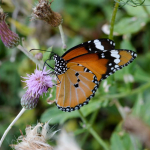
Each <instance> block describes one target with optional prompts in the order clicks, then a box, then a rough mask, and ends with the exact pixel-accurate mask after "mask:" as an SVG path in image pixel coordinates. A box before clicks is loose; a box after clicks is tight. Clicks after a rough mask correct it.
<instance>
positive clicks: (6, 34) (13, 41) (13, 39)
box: [0, 7, 20, 48]
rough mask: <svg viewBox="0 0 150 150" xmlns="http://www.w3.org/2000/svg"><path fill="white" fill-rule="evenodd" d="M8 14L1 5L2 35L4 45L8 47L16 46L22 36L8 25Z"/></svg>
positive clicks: (0, 25) (0, 32) (0, 30)
mask: <svg viewBox="0 0 150 150" xmlns="http://www.w3.org/2000/svg"><path fill="white" fill-rule="evenodd" d="M6 17H7V15H6V14H4V13H3V9H2V8H1V7H0V37H1V40H2V41H3V43H4V45H5V46H6V47H8V48H14V47H16V46H17V45H18V44H19V42H20V38H19V36H18V34H16V33H14V32H12V31H11V30H10V29H9V27H8V25H7V24H6V22H5V19H6Z"/></svg>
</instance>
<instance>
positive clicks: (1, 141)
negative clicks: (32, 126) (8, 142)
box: [0, 108, 26, 147]
mask: <svg viewBox="0 0 150 150" xmlns="http://www.w3.org/2000/svg"><path fill="white" fill-rule="evenodd" d="M25 111H26V109H25V108H22V110H21V111H20V112H19V114H18V115H17V116H16V118H15V119H14V120H13V121H12V123H11V124H10V125H9V126H8V128H7V129H6V130H5V132H4V134H3V136H2V138H1V140H0V147H1V145H2V143H3V141H4V139H5V137H6V135H7V133H8V132H9V130H10V129H11V128H12V126H13V125H14V124H15V122H16V121H17V120H18V119H19V118H20V117H21V115H22V114H23V113H24V112H25Z"/></svg>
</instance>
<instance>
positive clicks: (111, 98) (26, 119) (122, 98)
mask: <svg viewBox="0 0 150 150" xmlns="http://www.w3.org/2000/svg"><path fill="white" fill-rule="evenodd" d="M36 3H37V0H26V1H20V0H12V1H11V0H3V3H1V4H0V6H1V7H2V8H3V10H4V12H6V13H8V17H7V19H6V21H7V23H8V24H9V26H10V28H11V29H12V31H14V32H17V33H18V34H19V36H20V37H22V38H24V40H23V45H24V47H26V48H27V49H28V50H30V49H32V48H36V49H38V48H40V49H48V48H49V47H52V49H53V51H55V52H56V53H58V54H59V55H62V54H63V51H62V48H61V47H62V42H61V38H60V33H59V30H58V28H52V27H51V26H49V25H48V24H46V23H45V22H42V21H39V20H35V21H30V19H31V14H32V8H33V7H34V6H35V5H36ZM114 3H115V1H113V0H92V1H88V0H76V1H73V0H72V1H70V0H54V2H53V3H52V7H51V8H52V10H54V11H56V12H59V13H60V14H61V15H62V17H63V24H62V26H63V29H64V33H65V40H66V44H67V49H69V48H71V47H73V46H75V45H77V44H80V43H82V42H85V41H88V40H91V39H96V38H108V33H109V29H108V25H109V23H110V20H111V16H112V12H113V8H114ZM140 3H142V1H141V0H137V1H136V4H137V6H136V4H134V3H132V1H125V0H121V1H120V6H119V9H118V12H117V16H116V22H115V26H114V41H115V43H116V48H117V49H119V48H120V49H130V50H134V51H136V52H137V54H138V57H137V59H136V60H135V61H134V62H133V63H132V64H130V65H129V66H128V67H125V68H124V69H122V70H120V71H118V72H116V73H115V74H114V75H112V76H111V77H109V78H108V79H106V80H105V81H102V82H101V84H100V87H99V90H98V91H97V93H96V95H95V97H94V98H93V99H92V100H91V102H90V103H89V104H88V105H87V106H84V107H83V108H81V112H82V113H83V114H84V116H85V117H86V118H87V120H88V121H89V122H90V123H91V124H92V126H93V128H94V129H95V130H96V132H97V133H98V135H99V136H101V138H102V139H103V140H104V141H106V143H108V144H109V145H110V149H111V150H133V149H134V148H135V146H134V145H133V143H134V144H136V146H137V148H138V149H142V144H140V143H138V139H137V138H136V137H133V138H131V136H130V135H129V134H127V133H126V132H125V131H124V130H123V129H122V121H123V115H127V114H134V115H136V116H139V117H141V118H142V120H143V121H144V122H146V123H147V124H148V125H150V117H149V116H150V0H145V1H144V3H143V4H141V5H140V6H138V4H140ZM133 6H134V7H133ZM37 52H38V51H34V52H32V53H33V54H35V53H37ZM43 54H44V59H47V58H49V53H43ZM35 68H36V65H35V64H34V63H33V62H32V61H31V60H30V59H29V58H28V57H27V56H25V55H24V54H23V53H22V52H21V51H19V50H18V49H16V48H14V49H7V48H6V47H5V46H4V45H3V43H2V41H1V40H0V137H1V136H2V134H3V132H4V131H5V129H6V128H7V127H8V125H9V124H10V123H11V121H12V120H13V119H14V117H15V116H16V115H17V114H18V113H19V111H20V110H21V106H20V99H21V96H22V95H23V94H24V92H25V89H24V87H25V84H24V83H23V82H21V80H22V78H21V76H26V74H27V73H28V74H30V73H32V72H34V69H35ZM106 81H107V82H106ZM51 92H52V95H53V97H52V98H51V100H54V99H55V93H56V92H55V88H54V90H53V91H51ZM49 94H50V92H49V93H48V94H47V95H46V96H45V95H44V96H43V97H41V98H40V101H39V103H38V105H37V107H36V108H35V109H33V110H28V111H26V112H25V114H23V116H22V117H21V118H20V119H19V120H18V121H17V123H16V124H15V125H14V126H13V128H12V129H11V130H10V132H9V133H8V135H7V136H6V139H5V140H4V143H3V146H2V150H6V149H11V148H10V147H9V145H10V144H13V143H14V140H15V139H16V138H17V137H18V135H20V131H19V129H20V130H22V131H23V133H25V131H24V129H25V127H26V126H27V125H34V124H36V123H37V122H38V121H41V122H46V121H48V120H50V119H51V121H50V123H51V125H52V126H56V127H57V128H60V129H61V128H65V129H66V130H67V131H68V132H73V133H74V135H75V137H76V141H77V143H78V144H79V145H80V147H82V149H85V150H91V149H93V150H100V149H102V147H101V146H100V145H99V144H98V142H97V141H96V140H95V139H94V138H93V137H92V135H90V134H89V133H88V129H87V130H86V129H84V128H82V125H83V124H82V122H81V119H80V116H79V113H78V111H74V112H71V113H67V112H66V113H65V112H62V111H60V110H58V109H57V107H56V106H55V105H51V106H50V105H49V104H47V102H46V100H47V98H48V97H49ZM116 100H117V101H119V102H120V103H121V105H122V106H119V105H118V103H117V101H116ZM120 108H121V109H120ZM122 114H123V115H122ZM141 130H142V129H141ZM133 141H134V142H133Z"/></svg>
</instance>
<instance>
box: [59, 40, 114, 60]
mask: <svg viewBox="0 0 150 150" xmlns="http://www.w3.org/2000/svg"><path fill="white" fill-rule="evenodd" d="M112 49H115V42H114V41H112V40H110V39H95V40H91V41H88V42H84V43H82V44H79V45H77V46H75V47H72V48H71V49H69V50H68V51H66V52H65V53H64V54H63V55H62V57H63V58H64V59H65V60H70V59H72V58H74V57H77V56H80V55H83V54H87V53H91V52H92V53H97V52H99V51H104V50H112Z"/></svg>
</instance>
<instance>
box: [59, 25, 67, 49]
mask: <svg viewBox="0 0 150 150" xmlns="http://www.w3.org/2000/svg"><path fill="white" fill-rule="evenodd" d="M58 27H59V31H60V36H61V40H62V48H63V50H64V51H65V50H66V44H65V36H64V32H63V28H62V25H61V24H60V25H59V26H58Z"/></svg>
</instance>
